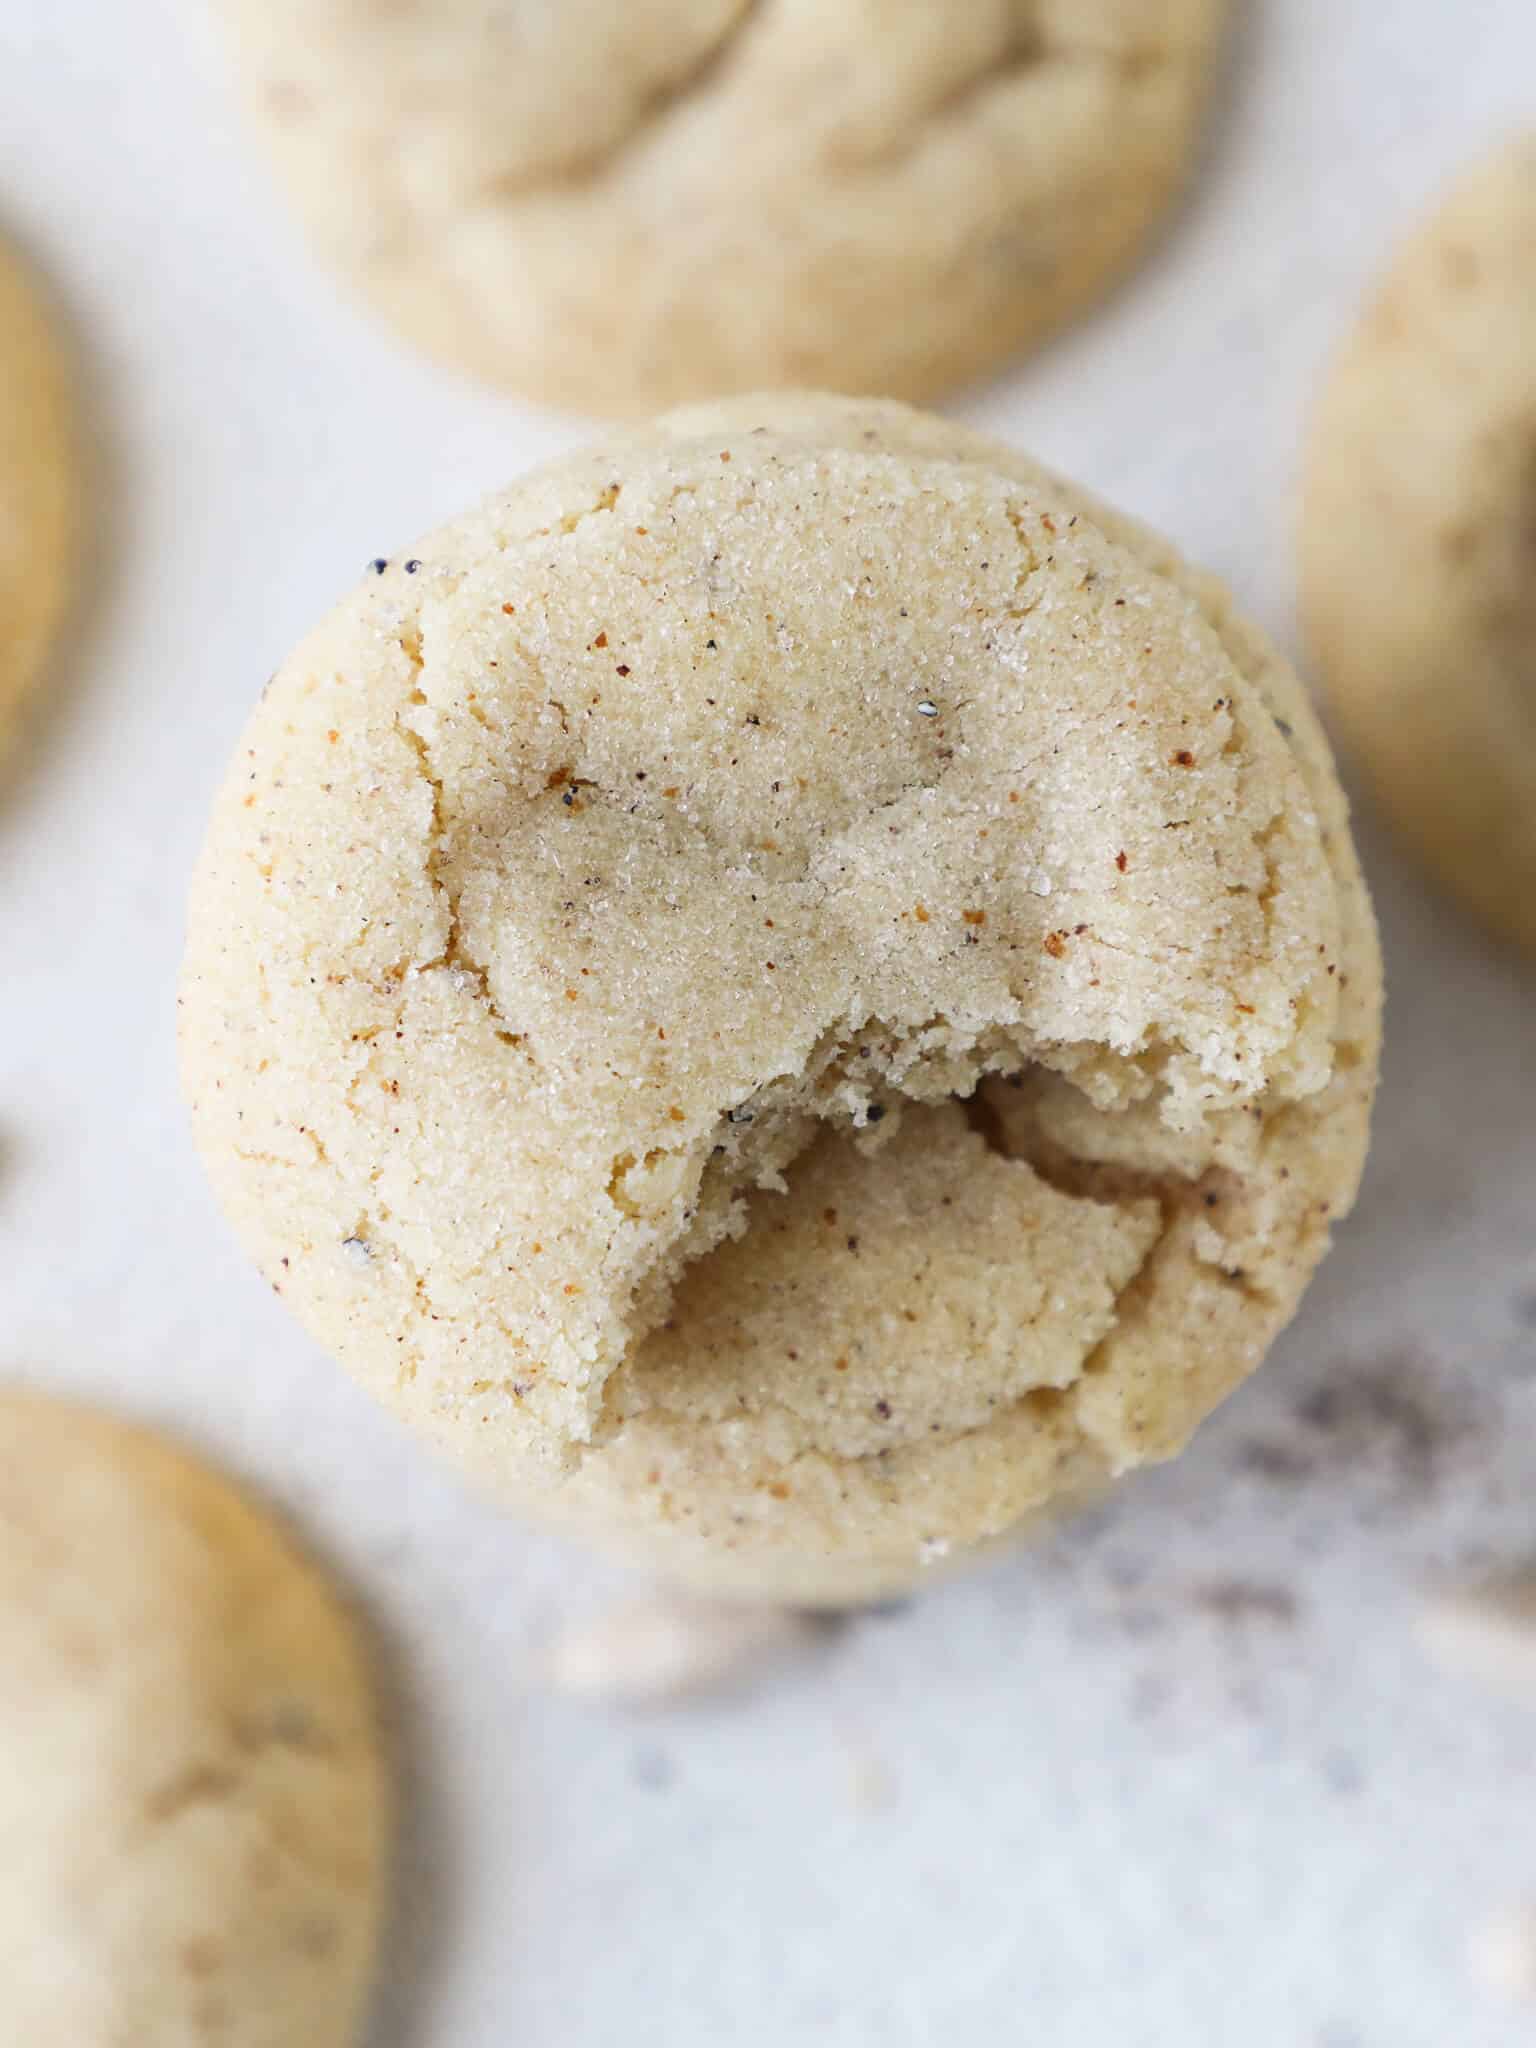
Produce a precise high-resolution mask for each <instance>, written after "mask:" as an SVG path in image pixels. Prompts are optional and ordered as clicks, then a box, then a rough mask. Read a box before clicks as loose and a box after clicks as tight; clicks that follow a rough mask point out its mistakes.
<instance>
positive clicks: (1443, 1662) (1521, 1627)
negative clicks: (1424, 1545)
mask: <svg viewBox="0 0 1536 2048" xmlns="http://www.w3.org/2000/svg"><path fill="white" fill-rule="evenodd" d="M1419 1637H1420V1640H1421V1641H1422V1643H1423V1644H1424V1647H1425V1649H1426V1650H1428V1652H1429V1654H1430V1656H1431V1657H1432V1658H1433V1659H1434V1660H1435V1662H1436V1663H1437V1664H1438V1665H1439V1666H1440V1668H1441V1669H1442V1670H1443V1671H1445V1672H1448V1673H1449V1674H1450V1675H1451V1676H1453V1677H1456V1678H1472V1679H1477V1680H1480V1681H1481V1682H1482V1683H1483V1684H1485V1685H1489V1686H1492V1687H1493V1688H1494V1689H1495V1690H1496V1691H1499V1692H1502V1693H1505V1694H1507V1695H1509V1696H1510V1697H1511V1698H1516V1699H1525V1700H1530V1701H1531V1702H1533V1703H1536V1566H1531V1565H1526V1566H1524V1567H1522V1568H1521V1569H1519V1570H1517V1571H1511V1572H1505V1573H1502V1574H1500V1575H1499V1576H1497V1577H1494V1578H1490V1579H1485V1580H1484V1581H1482V1583H1481V1584H1477V1585H1471V1586H1462V1587H1453V1588H1450V1589H1448V1590H1447V1591H1444V1592H1441V1593H1438V1594H1435V1595H1433V1596H1432V1597H1431V1598H1430V1599H1428V1600H1427V1601H1426V1602H1425V1605H1424V1610H1423V1613H1422V1615H1421V1617H1420V1624H1419Z"/></svg>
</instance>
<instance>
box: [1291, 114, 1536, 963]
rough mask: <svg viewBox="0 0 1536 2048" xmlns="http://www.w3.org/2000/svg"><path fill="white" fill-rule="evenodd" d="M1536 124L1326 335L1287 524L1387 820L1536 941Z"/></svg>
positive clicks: (1322, 645) (1523, 938)
mask: <svg viewBox="0 0 1536 2048" xmlns="http://www.w3.org/2000/svg"><path fill="white" fill-rule="evenodd" d="M1533 335H1536V136H1527V137H1525V138H1523V139H1521V140H1519V141H1517V142H1515V143H1512V144H1509V145H1506V146H1505V147H1504V148H1503V149H1501V150H1500V151H1499V152H1498V153H1497V154H1495V155H1494V156H1492V157H1490V158H1488V159H1486V160H1485V161H1483V162H1481V163H1479V164H1477V165H1476V166H1474V168H1473V169H1472V170H1470V171H1469V172H1467V173H1466V174H1465V175H1464V176H1463V177H1462V178H1461V179H1460V180H1459V181H1458V182H1457V183H1456V185H1455V186H1453V188H1452V190H1451V192H1450V193H1449V195H1448V196H1447V197H1446V198H1445V199H1444V201H1443V202H1442V203H1441V205H1440V206H1439V207H1438V208H1437V210H1436V212H1435V213H1434V215H1433V217H1432V218H1431V219H1430V220H1429V221H1428V222H1427V223H1425V224H1424V225H1423V226H1421V227H1420V228H1418V229H1417V230H1416V232H1415V233H1414V234H1413V235H1411V236H1410V238H1409V239H1408V241H1407V242H1406V243H1405V245H1404V246H1403V248H1402V249H1401V251H1400V252H1399V253H1398V255H1397V257H1396V258H1395V260H1394V262H1393V264H1392V266H1391V268H1390V271H1389V273H1388V275H1387V277H1386V278H1385V280H1384V281H1383V283H1382V284H1381V285H1380V287H1379V288H1378V290H1377V291H1376V293H1375V295H1374V296H1373V298H1372V301H1371V303H1370V306H1369V308H1368V309H1367V311H1366V312H1365V314H1364V316H1363V317H1362V319H1361V320H1360V322H1359V323H1358V325H1357V326H1356V328H1355V330H1354V331H1353V333H1352V334H1351V335H1350V337H1349V338H1348V340H1347V341H1346V343H1345V344H1344V347H1343V348H1342V350H1341V351H1340V354H1339V356H1338V359H1337V361H1336V362H1335V364H1334V365H1333V367H1332V370H1331V371H1330V373H1329V376H1328V379H1327V382H1326V383H1325V385H1324V389H1323V393H1322V396H1321V399H1320V401H1319V404H1318V407H1317V413H1316V418H1315V420H1314V422H1313V427H1312V432H1311V437H1310V443H1309V449H1308V455H1307V466H1306V478H1305V491H1304V497H1303V520H1302V528H1301V570H1302V589H1303V599H1304V608H1305V614H1306V623H1307V627H1308V632H1309V637H1310V639H1311V642H1312V645H1313V648H1314V649H1315V652H1316V655H1317V660H1318V664H1319V667H1320V668H1321V670H1322V673H1323V677H1324V680H1325V681H1326V683H1327V685H1328V689H1329V694H1330V697H1331V700H1332V704H1333V707H1334V709H1335V711H1336V713H1337V716H1338V720H1339V724H1340V727H1341V728H1342V730H1343V732H1344V734H1345V736H1346V738H1347V739H1348V740H1349V742H1350V744H1351V746H1352V747H1353V749H1354V750H1355V753H1356V756H1357V758H1358V760H1359V762H1360V765H1361V767H1362V769H1363V770H1364V772H1365V774H1366V776H1367V777H1368V778H1369V780H1370V782H1371V784H1372V786H1373V789H1374V793H1375V795H1376V796H1377V798H1378V800H1379V801H1380V803H1381V804H1382V807H1383V808H1384V810H1385V811H1386V812H1387V814H1388V816H1389V817H1390V819H1391V821H1392V823H1393V825H1394V826H1395V827H1396V828H1397V829H1398V831H1399V832H1400V833H1401V834H1402V835H1403V836H1404V838H1405V839H1407V841H1408V842H1409V843H1410V844H1411V845H1412V846H1414V847H1415V848H1416V849H1417V850H1418V852H1419V853H1420V854H1421V855H1422V857H1423V858H1424V860H1425V861H1426V863H1427V864H1428V865H1429V866H1430V868H1431V869H1432V870H1433V871H1434V872H1435V873H1436V874H1437V875H1439V876H1440V877H1441V878H1442V880H1443V881H1444V882H1446V883H1447V884H1448V886H1449V887H1450V888H1451V889H1452V890H1454V891H1455V893H1456V894H1457V895H1458V896H1459V897H1460V899H1461V900H1462V902H1463V903H1465V904H1466V905H1467V906H1468V907H1469V908H1470V909H1471V910H1472V911H1473V912H1474V913H1475V914H1476V915H1477V916H1478V917H1480V918H1481V919H1482V920H1483V921H1484V922H1485V923H1486V924H1488V925H1489V926H1490V927H1491V928H1492V929H1494V930H1495V931H1498V932H1500V933H1502V934H1503V935H1504V936H1505V937H1507V938H1510V939H1513V940H1515V941H1516V942H1517V943H1518V944H1521V945H1523V946H1525V947H1526V948H1527V949H1533V950H1536V346H1533V344H1532V337H1533Z"/></svg>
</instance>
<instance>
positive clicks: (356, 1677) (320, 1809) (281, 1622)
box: [0, 1391, 386, 2048]
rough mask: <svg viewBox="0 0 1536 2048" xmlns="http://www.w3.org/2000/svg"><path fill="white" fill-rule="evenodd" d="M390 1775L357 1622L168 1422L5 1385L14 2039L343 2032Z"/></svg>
mask: <svg viewBox="0 0 1536 2048" xmlns="http://www.w3.org/2000/svg"><path fill="white" fill-rule="evenodd" d="M385 1805H386V1793H385V1784H384V1777H383V1769H382V1765H381V1762H380V1754H379V1740H378V1733H377V1730H376V1727H375V1722H374V1710H373V1706H372V1703H371V1699H370V1692H369V1685H368V1680H367V1675H366V1671H365V1667H364V1661H363V1657H362V1655H361V1652H360V1650H359V1647H358V1644H357V1641H356V1639H355V1636H354V1633H353V1629H352V1625H351V1623H350V1622H349V1621H348V1620H347V1619H346V1617H345V1616H344V1615H343V1613H342V1612H341V1610H340V1609H339V1608H338V1606H337V1604H336V1602H335V1600H334V1598H333V1596H332V1595H331V1593H330V1592H329V1591H328V1589H327V1588H326V1587H325V1586H324V1584H323V1583H322V1582H321V1581H320V1579H319V1578H318V1577H317V1576H316V1574H315V1573H314V1571H313V1570H312V1568H311V1567H310V1566H309V1565H308V1564H307V1563H306V1562H304V1561H303V1560H302V1559H301V1558H300V1557H299V1556H298V1554H297V1553H296V1552H295V1551H294V1550H293V1548H292V1547H291V1545H290V1543H289V1541H288V1539H287V1537H286V1536H285V1535H283V1534H282V1533H281V1531H280V1530H279V1529H278V1528H277V1527H276V1526H275V1525H274V1523H273V1522H272V1521H271V1520H270V1519H269V1518H268V1517H267V1516H266V1515H265V1514H264V1513H261V1512H258V1510H257V1509H256V1508H254V1507H253V1506H251V1505H250V1504H249V1503H248V1502H247V1501H246V1500H245V1499H243V1498H242V1496H241V1495H240V1494H239V1493H237V1492H236V1491H235V1490H234V1488H233V1487H232V1486H231V1485H230V1484H229V1482H228V1481H227V1480H225V1479H223V1478H221V1477H220V1476H218V1475H217V1474H215V1473H214V1472H211V1471H210V1470H209V1469H208V1468H207V1467H206V1466H204V1465H202V1464H200V1463H198V1462H196V1461H195V1460H193V1459H192V1458H190V1457H188V1456H187V1455H186V1454H185V1453H183V1452H182V1451H180V1450H177V1449H175V1448H174V1447H173V1446H172V1445H170V1444H168V1443H167V1442H165V1441H164V1440H163V1439H161V1438H159V1437H157V1436H154V1435H151V1434H149V1433H148V1432H146V1431H143V1430H139V1429H134V1428H130V1427H127V1426H126V1425H124V1424H122V1423H120V1422H115V1421H111V1420H109V1419H107V1418H106V1417H104V1416H101V1415H98V1414H94V1413H92V1412H90V1411H89V1410H86V1409H82V1408H76V1407H74V1406H71V1405H68V1404H65V1403H61V1402H57V1401H49V1400H44V1399H42V1398H40V1397H34V1396H30V1395H26V1394H21V1393H17V1392H14V1391H12V1392H8V1393H0V1836H3V1839H4V1842H5V1855H4V1857H3V1858H0V1985H3V1987H4V1990H3V1994H0V2004H3V2008H4V2013H5V2023H6V2024H5V2036H6V2039H7V2040H12V2041H16V2042H18V2043H19V2042H23V2041H24V2042H26V2043H27V2044H28V2048H120V2044H126V2043H129V2042H133V2043H140V2042H142V2043H145V2044H148V2043H150V2042H153V2043H156V2044H163V2048H180V2044H183V2043H185V2044H186V2048H193V2044H194V2043H202V2042H210V2043H211V2042H214V2041H217V2042H219V2043H221V2044H225V2048H292V2044H294V2043H296V2042H300V2041H302V2042H304V2043H305V2044H306V2048H342V2044H344V2043H348V2042H351V2041H353V2040H355V2039H356V2036H357V2028H358V2026H359V2024H360V2020H361V2016H362V2008H363V2004H364V2000H365V1994H366V1990H367V1984H368V1977H369V1972H370V1967H371V1964H372V1959H373V1951H374V1942H375V1933H376V1925H377V1921H378V1917H379V1902H380V1889H381V1868H382V1863H383V1855H384V1850H383V1833H384V1810H385Z"/></svg>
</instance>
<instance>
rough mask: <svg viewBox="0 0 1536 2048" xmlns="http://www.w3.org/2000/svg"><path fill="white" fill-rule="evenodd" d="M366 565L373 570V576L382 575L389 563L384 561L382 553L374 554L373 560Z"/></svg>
mask: <svg viewBox="0 0 1536 2048" xmlns="http://www.w3.org/2000/svg"><path fill="white" fill-rule="evenodd" d="M368 566H369V568H370V569H371V570H372V571H373V573H374V575H375V576H382V575H383V574H384V571H385V570H386V569H387V568H388V567H389V564H388V562H386V561H385V559H384V557H383V556H382V555H375V556H374V558H373V560H372V561H371V562H370V563H369V564H368Z"/></svg>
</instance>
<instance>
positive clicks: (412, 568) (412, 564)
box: [405, 555, 421, 576]
mask: <svg viewBox="0 0 1536 2048" xmlns="http://www.w3.org/2000/svg"><path fill="white" fill-rule="evenodd" d="M420 567H421V563H420V562H419V561H418V560H417V558H416V557H415V556H414V555H413V556H412V557H411V559H410V561H408V562H407V563H406V565H405V573H406V575H407V576H414V575H415V574H416V571H417V570H418V569H419V568H420Z"/></svg>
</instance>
